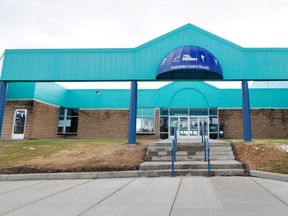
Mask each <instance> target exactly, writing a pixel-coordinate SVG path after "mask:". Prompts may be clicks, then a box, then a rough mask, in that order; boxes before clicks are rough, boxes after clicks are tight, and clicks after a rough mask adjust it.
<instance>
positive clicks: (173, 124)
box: [169, 116, 179, 139]
mask: <svg viewBox="0 0 288 216" xmlns="http://www.w3.org/2000/svg"><path fill="white" fill-rule="evenodd" d="M175 127H177V128H178V116H176V117H169V138H170V139H173V137H174V133H175ZM178 130H179V129H178ZM178 134H179V133H178V132H177V135H178Z"/></svg>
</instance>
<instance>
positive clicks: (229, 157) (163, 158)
mask: <svg viewBox="0 0 288 216" xmlns="http://www.w3.org/2000/svg"><path fill="white" fill-rule="evenodd" d="M193 160H195V161H202V160H204V155H203V154H202V155H190V156H176V161H193ZM210 160H235V156H234V155H224V154H223V155H212V154H211V155H210ZM145 161H171V156H146V157H145Z"/></svg>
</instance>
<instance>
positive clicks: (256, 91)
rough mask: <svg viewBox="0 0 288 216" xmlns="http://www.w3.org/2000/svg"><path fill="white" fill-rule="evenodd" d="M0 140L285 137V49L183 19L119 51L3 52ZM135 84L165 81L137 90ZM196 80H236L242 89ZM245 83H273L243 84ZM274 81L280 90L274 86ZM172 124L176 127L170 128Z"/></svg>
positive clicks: (287, 126) (287, 69)
mask: <svg viewBox="0 0 288 216" xmlns="http://www.w3.org/2000/svg"><path fill="white" fill-rule="evenodd" d="M0 65H2V68H0V70H1V85H0V103H1V107H0V117H1V118H0V126H1V127H0V131H1V132H2V133H1V138H2V139H23V138H26V139H40V138H57V137H63V136H64V137H67V136H69V137H70V136H71V137H72V136H73V137H76V138H77V137H79V138H97V137H128V143H130V144H133V143H135V142H136V135H137V134H138V135H142V136H152V137H153V138H169V137H171V136H172V135H173V134H174V133H175V128H177V131H176V132H177V134H178V136H179V138H180V139H187V138H189V139H193V138H199V137H200V135H201V132H200V129H199V125H200V124H201V123H202V124H204V125H205V133H206V135H207V136H209V137H210V138H219V136H220V137H224V138H225V137H226V138H243V139H244V140H246V141H250V140H251V139H252V135H253V137H263V138H264V137H265V138H266V137H286V138H287V137H288V131H287V130H288V111H287V110H288V109H287V107H288V100H287V99H286V98H287V93H288V89H287V88H286V85H284V86H283V87H281V86H280V85H282V84H283V83H284V82H285V81H287V80H288V49H287V48H243V47H240V46H238V45H236V44H233V43H231V42H229V41H227V40H225V39H223V38H220V37H218V36H216V35H213V34H211V33H209V32H207V31H205V30H203V29H200V28H198V27H196V26H193V25H191V24H187V25H185V26H183V27H180V28H178V29H176V30H174V31H172V32H169V33H167V34H165V35H163V36H161V37H159V38H156V39H154V40H152V41H150V42H147V43H145V44H143V45H140V46H138V47H136V48H129V49H128V48H126V49H34V50H26V49H21V50H5V53H4V55H3V56H2V57H1V64H0ZM61 81H62V82H70V81H74V82H75V81H76V82H87V81H95V82H106V81H115V82H116V81H130V82H131V89H130V90H120V89H86V90H84V89H83V90H75V89H65V88H64V87H62V86H60V85H58V84H55V82H61ZM141 81H150V82H155V81H172V82H171V83H170V84H168V85H166V86H164V87H162V88H159V89H149V90H148V89H138V87H137V86H138V82H141ZM205 81H223V82H225V81H241V82H242V89H221V88H216V87H214V86H212V85H210V84H208V83H207V82H205ZM248 81H254V82H255V85H254V87H257V83H259V82H270V83H276V87H272V88H271V87H269V88H267V86H265V87H259V86H258V87H257V88H253V86H252V88H250V89H249V87H248ZM280 87H281V88H280ZM176 126H177V127H176Z"/></svg>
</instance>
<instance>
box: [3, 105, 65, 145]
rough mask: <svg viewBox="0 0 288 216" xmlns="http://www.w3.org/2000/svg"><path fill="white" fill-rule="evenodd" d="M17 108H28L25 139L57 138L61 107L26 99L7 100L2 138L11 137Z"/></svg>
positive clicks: (7, 138)
mask: <svg viewBox="0 0 288 216" xmlns="http://www.w3.org/2000/svg"><path fill="white" fill-rule="evenodd" d="M15 109H27V118H26V127H25V133H24V139H51V138H57V130H58V118H59V108H57V107H53V106H50V105H47V104H44V103H40V102H37V101H32V100H25V101H7V102H6V106H5V113H4V120H3V128H2V137H1V138H2V139H6V140H9V139H11V135H12V127H13V119H14V112H15Z"/></svg>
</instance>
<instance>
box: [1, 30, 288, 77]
mask: <svg viewBox="0 0 288 216" xmlns="http://www.w3.org/2000/svg"><path fill="white" fill-rule="evenodd" d="M184 45H194V46H200V47H203V48H205V49H206V50H208V51H210V52H211V53H213V54H214V55H215V57H216V58H217V59H218V60H219V62H220V64H221V66H222V69H223V75H224V80H243V79H247V80H288V49H286V48H277V49H273V48H271V49H266V48H265V49H262V48H259V49H252V48H242V47H240V46H238V45H236V44H233V43H231V42H229V41H227V40H225V39H223V38H220V37H218V36H216V35H213V34H211V33H209V32H207V31H204V30H203V29H200V28H198V27H196V26H193V25H191V24H187V25H185V26H183V27H180V28H178V29H176V30H174V31H172V32H169V33H167V34H165V35H163V36H161V37H159V38H156V39H154V40H152V41H150V42H148V43H145V44H143V45H141V46H139V47H136V48H132V49H50V50H49V49H46V50H45V49H36V50H6V51H5V53H4V55H5V58H4V63H3V68H2V75H1V80H5V81H93V80H94V81H108V80H111V81H112V80H114V81H124V80H139V81H145V80H147V81H153V80H155V79H156V71H157V68H158V66H159V64H160V62H162V60H163V58H164V57H165V56H166V55H167V53H169V52H170V51H171V50H173V49H174V48H176V47H179V46H184Z"/></svg>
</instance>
